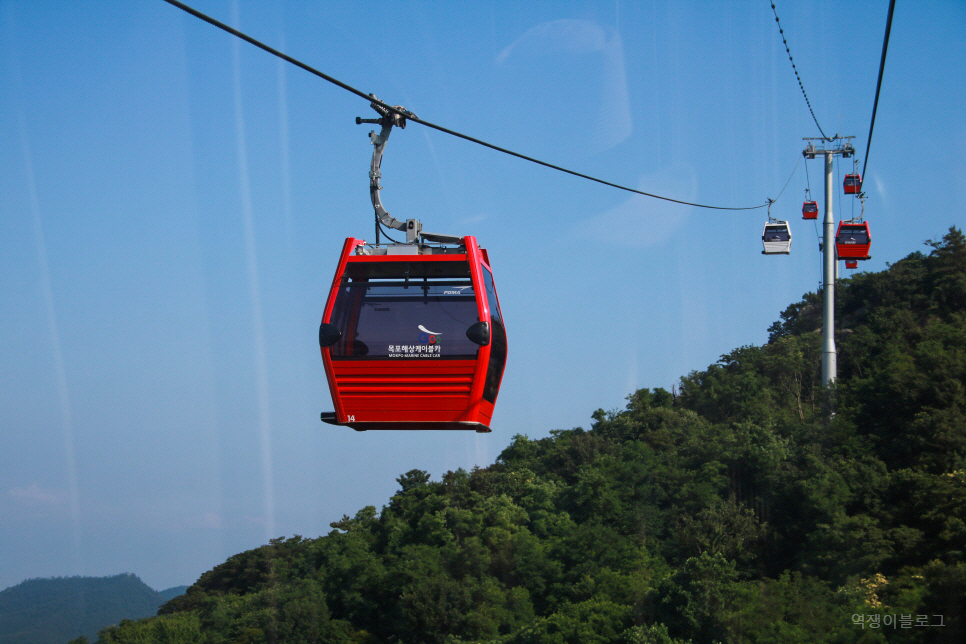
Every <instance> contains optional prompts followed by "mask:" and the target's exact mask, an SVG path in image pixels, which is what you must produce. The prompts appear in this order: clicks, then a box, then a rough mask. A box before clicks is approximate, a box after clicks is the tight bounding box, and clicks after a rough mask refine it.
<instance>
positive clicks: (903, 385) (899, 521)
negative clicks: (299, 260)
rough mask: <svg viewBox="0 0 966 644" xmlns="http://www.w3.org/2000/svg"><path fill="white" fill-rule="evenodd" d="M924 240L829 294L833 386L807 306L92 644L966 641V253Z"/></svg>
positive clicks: (407, 485)
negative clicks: (828, 412) (711, 360)
mask: <svg viewBox="0 0 966 644" xmlns="http://www.w3.org/2000/svg"><path fill="white" fill-rule="evenodd" d="M930 245H931V251H930V252H929V254H923V253H914V254H912V255H910V256H908V257H906V258H905V259H903V260H901V261H899V262H897V263H896V264H895V265H893V266H891V267H889V269H888V270H886V271H884V272H882V273H859V274H858V275H857V276H855V277H852V278H851V279H844V280H842V281H841V282H840V284H839V288H838V289H837V297H838V298H839V300H838V302H837V307H838V311H839V314H838V319H839V324H838V337H837V343H838V350H839V380H838V382H837V383H836V385H835V386H834V387H822V386H821V383H820V381H819V380H820V377H819V369H820V357H821V339H820V331H819V329H820V324H821V296H820V295H816V294H807V295H806V296H805V299H804V300H803V301H802V302H799V303H797V304H794V305H792V306H790V307H789V308H788V309H787V310H785V311H784V312H783V313H782V314H781V319H780V320H779V321H778V322H777V323H776V324H775V325H774V326H773V327H772V328H771V330H770V332H771V335H770V340H769V342H768V344H766V345H765V346H762V347H754V346H748V347H742V348H739V349H736V350H734V351H732V352H731V353H728V354H726V355H724V356H722V357H721V359H720V360H719V361H718V362H717V363H716V364H714V365H711V366H710V367H708V369H706V370H704V371H699V372H693V373H691V374H689V375H687V376H685V377H684V378H682V379H681V383H680V386H679V387H676V388H675V389H674V390H673V391H672V392H668V391H665V390H663V389H656V390H653V391H652V390H647V389H642V390H640V391H637V392H635V393H633V394H632V395H630V396H629V397H628V403H627V406H626V408H625V409H622V410H614V411H604V410H598V411H597V412H595V413H594V414H593V419H594V423H593V425H592V426H591V427H590V428H589V429H582V428H576V429H573V430H567V431H563V430H560V431H553V432H551V436H550V437H549V438H544V439H540V440H530V439H528V438H526V437H525V436H516V437H514V439H513V441H512V443H511V445H510V446H509V447H507V449H506V450H504V452H503V453H502V454H501V455H500V457H499V458H498V459H497V461H496V463H494V464H493V465H491V466H489V467H486V468H480V469H474V470H473V471H472V472H466V471H463V470H457V471H456V472H447V473H446V474H444V475H443V476H442V478H441V479H440V480H438V481H433V480H430V477H429V475H428V474H426V473H425V472H421V471H418V470H413V471H410V472H408V473H406V474H404V475H402V476H400V477H399V479H398V481H399V485H400V489H399V491H398V492H397V493H396V494H395V495H394V496H393V497H392V498H391V499H390V500H389V502H388V504H387V505H386V506H384V507H383V508H382V510H377V509H376V508H374V507H366V508H363V509H362V510H360V511H358V512H356V513H355V515H354V516H353V517H349V516H345V517H343V519H342V520H341V521H337V522H335V523H333V524H332V528H333V530H332V532H330V533H329V534H328V535H326V536H323V537H320V538H317V539H303V538H302V537H300V536H295V537H292V538H289V539H277V540H274V541H272V542H271V543H270V544H268V545H266V546H263V547H261V548H258V549H255V550H251V551H249V552H244V553H241V554H238V555H235V556H234V557H231V558H230V559H229V560H228V561H226V562H225V563H223V564H221V565H219V566H217V567H216V568H214V569H213V570H211V571H209V572H207V573H205V574H204V575H202V576H201V578H200V579H199V580H198V581H197V583H195V584H194V585H193V586H191V587H190V588H189V589H188V591H187V593H186V594H185V595H183V596H181V597H177V598H175V599H173V600H171V601H170V602H168V603H167V604H166V605H165V606H164V607H162V609H161V611H160V613H161V614H160V615H159V616H158V617H155V618H152V619H148V620H142V621H140V622H125V623H123V624H121V625H119V626H117V627H113V628H109V629H106V630H104V631H102V632H101V634H100V638H101V641H103V642H105V643H113V642H118V643H122V642H123V643H127V642H286V643H290V642H291V643H300V642H306V643H308V642H340V643H349V642H355V643H360V644H361V643H383V642H386V643H389V642H393V643H406V644H422V643H432V644H459V643H461V642H492V643H496V642H500V643H505V644H510V643H513V644H531V643H534V644H535V643H573V644H577V643H580V644H587V643H597V642H599V643H628V644H633V643H639V644H643V643H647V644H674V643H677V644H681V643H684V642H692V643H693V644H706V643H707V644H710V643H711V642H716V641H718V642H734V643H745V642H748V643H750V642H762V643H764V642H769V643H775V644H778V643H781V644H790V643H796V642H800V643H808V644H814V643H817V642H842V643H845V642H849V643H852V642H957V643H958V642H963V641H966V630H964V617H966V610H964V609H966V562H964V550H966V523H964V520H966V416H964V412H966V238H964V236H963V234H962V233H961V232H960V231H959V230H956V229H951V230H950V232H949V233H948V234H947V235H946V236H945V237H944V238H943V239H942V240H939V241H937V242H930ZM823 409H834V411H835V415H834V417H833V418H832V419H831V421H829V422H826V420H825V414H824V413H823Z"/></svg>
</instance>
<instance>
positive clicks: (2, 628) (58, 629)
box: [0, 573, 185, 644]
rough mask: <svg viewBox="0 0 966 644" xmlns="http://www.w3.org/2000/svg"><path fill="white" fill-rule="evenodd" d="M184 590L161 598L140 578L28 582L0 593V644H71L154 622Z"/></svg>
mask: <svg viewBox="0 0 966 644" xmlns="http://www.w3.org/2000/svg"><path fill="white" fill-rule="evenodd" d="M184 591H185V587H184V586H179V587H177V588H169V589H167V590H164V591H161V592H158V591H156V590H153V589H152V588H150V587H148V586H147V585H146V584H145V583H144V582H143V581H141V580H140V579H138V577H137V576H135V575H132V574H130V573H128V574H122V575H116V576H114V577H59V578H56V579H28V580H27V581H24V582H22V583H20V584H17V585H16V586H12V587H10V588H7V589H6V590H4V591H2V592H0V644H48V643H50V644H66V642H67V641H69V640H71V639H75V638H77V637H80V636H82V635H83V636H85V637H87V638H88V639H89V640H90V641H92V642H93V641H94V640H96V639H97V631H99V630H100V629H102V628H104V627H105V626H110V625H112V624H118V623H120V622H121V620H123V619H139V618H142V617H149V616H151V615H154V614H155V613H157V611H158V607H159V606H161V604H163V603H164V602H166V601H168V600H170V599H172V598H174V597H177V596H178V595H180V594H182V593H184Z"/></svg>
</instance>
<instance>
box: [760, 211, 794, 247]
mask: <svg viewBox="0 0 966 644" xmlns="http://www.w3.org/2000/svg"><path fill="white" fill-rule="evenodd" d="M761 243H762V245H763V246H764V247H765V249H764V250H763V251H761V254H762V255H788V254H789V253H791V252H792V230H791V228H789V227H788V222H786V221H781V220H779V219H769V220H768V221H766V222H765V230H764V231H763V232H762V233H761Z"/></svg>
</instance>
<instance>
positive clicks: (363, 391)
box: [319, 97, 507, 432]
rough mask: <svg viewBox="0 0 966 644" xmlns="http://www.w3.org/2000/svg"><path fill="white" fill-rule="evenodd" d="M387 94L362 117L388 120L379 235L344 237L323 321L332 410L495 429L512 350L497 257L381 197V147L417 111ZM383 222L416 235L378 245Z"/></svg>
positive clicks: (364, 425)
mask: <svg viewBox="0 0 966 644" xmlns="http://www.w3.org/2000/svg"><path fill="white" fill-rule="evenodd" d="M373 98H375V97H373ZM377 100H378V99H376V100H374V101H373V103H372V108H373V109H375V110H376V111H377V112H378V113H379V115H380V118H378V119H362V118H357V119H356V123H378V124H380V125H382V130H381V131H380V133H379V134H378V135H377V134H376V133H375V132H370V133H369V138H370V140H371V141H372V144H373V153H372V163H371V166H370V170H369V194H370V198H371V199H372V205H373V208H374V209H375V215H376V243H375V245H371V246H370V245H367V244H366V243H365V242H364V241H362V240H361V239H355V238H352V237H350V238H349V239H346V240H345V244H344V245H343V246H342V255H341V256H340V258H339V266H338V269H337V270H336V274H335V279H334V280H333V281H332V286H331V288H330V290H329V298H328V300H327V302H326V304H325V312H324V313H323V315H322V323H321V325H319V346H320V348H321V351H322V361H323V364H324V366H325V376H326V379H327V380H328V383H329V391H330V393H331V394H332V402H333V403H334V405H335V411H334V412H323V413H322V420H323V421H325V422H327V423H331V424H333V425H346V426H348V427H352V428H353V429H356V430H359V431H363V430H367V429H473V430H476V431H477V432H489V431H490V419H491V418H492V416H493V405H494V403H496V397H497V394H498V393H499V391H500V382H501V381H502V380H503V369H504V366H505V365H506V355H507V341H506V330H505V327H504V325H503V315H502V314H501V312H500V304H499V301H498V299H497V295H496V287H495V285H494V283H493V273H492V271H491V270H490V260H489V256H488V255H487V252H486V250H484V249H482V248H480V247H479V246H478V245H477V243H476V239H475V238H474V237H469V236H467V237H453V236H449V235H438V234H433V233H427V232H423V230H422V225H421V224H420V222H419V221H417V220H415V219H408V220H406V221H399V220H397V219H395V218H393V217H392V216H391V215H390V214H389V212H387V211H386V209H385V208H384V207H383V205H382V200H381V198H380V197H379V191H380V190H381V189H382V187H381V186H380V185H379V177H381V176H382V173H381V171H380V166H381V164H382V154H383V149H384V148H385V145H386V141H387V140H388V139H389V134H390V132H391V130H392V128H393V126H397V127H400V128H403V127H405V126H406V119H407V118H413V115H412V113H410V112H407V111H406V110H405V109H404V108H402V107H400V106H394V107H393V108H391V109H390V108H388V107H387V106H386V105H385V104H384V103H381V102H376V101H377ZM381 226H385V227H387V228H392V229H395V230H400V231H405V233H406V242H404V243H403V242H393V243H390V244H384V245H380V243H379V231H380V227H381ZM432 243H438V244H439V245H436V246H434V245H432Z"/></svg>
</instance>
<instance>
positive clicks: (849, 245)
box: [835, 221, 872, 260]
mask: <svg viewBox="0 0 966 644" xmlns="http://www.w3.org/2000/svg"><path fill="white" fill-rule="evenodd" d="M871 245H872V236H871V235H870V234H869V224H868V222H865V221H840V222H839V228H838V231H837V232H836V233H835V250H836V252H837V253H838V256H839V259H844V260H859V259H871V257H870V255H869V247H870V246H871Z"/></svg>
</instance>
